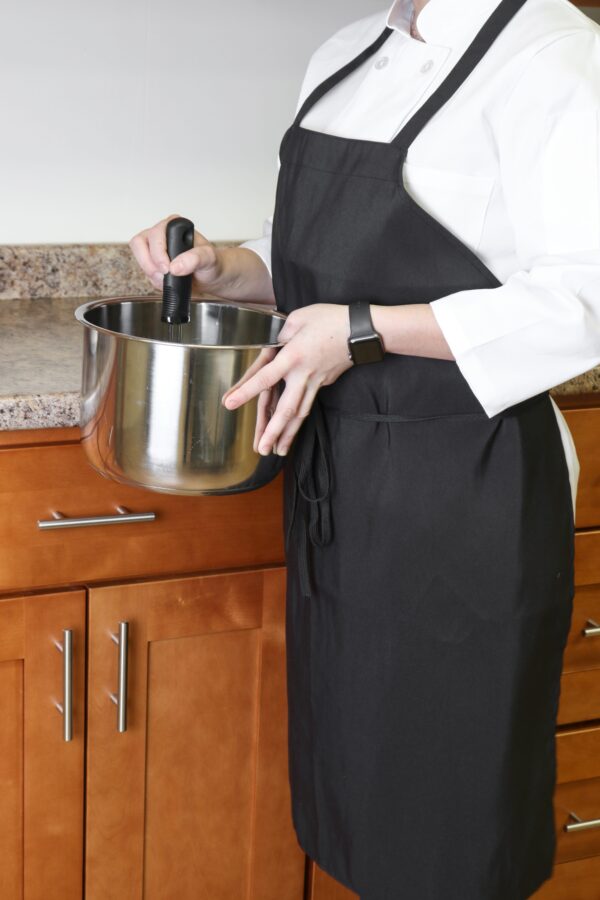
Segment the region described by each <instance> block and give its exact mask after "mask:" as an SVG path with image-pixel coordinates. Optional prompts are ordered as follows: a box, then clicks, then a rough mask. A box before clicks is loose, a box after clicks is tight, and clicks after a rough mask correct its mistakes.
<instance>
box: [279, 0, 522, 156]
mask: <svg viewBox="0 0 600 900" xmlns="http://www.w3.org/2000/svg"><path fill="white" fill-rule="evenodd" d="M526 2H527V0H501V2H500V3H499V5H498V6H497V7H496V9H495V10H494V12H493V13H492V14H491V16H490V17H489V18H488V19H487V21H486V22H485V23H484V25H483V26H482V28H481V29H480V30H479V31H478V32H477V34H476V35H475V37H474V39H473V41H472V42H471V43H470V44H469V46H468V47H467V49H466V50H465V52H464V53H463V55H462V56H461V57H460V59H459V60H458V62H457V63H456V64H455V66H454V68H453V69H452V70H451V71H450V73H449V74H448V75H447V76H446V78H445V79H444V80H443V81H442V83H441V84H440V85H439V87H437V88H436V90H435V91H434V92H433V94H432V95H431V96H430V97H429V98H428V99H427V100H426V101H425V103H423V105H422V106H420V107H419V109H417V111H416V112H415V113H414V115H412V116H411V118H410V119H409V120H408V122H406V124H405V125H404V126H403V127H402V128H401V129H400V131H399V133H398V134H397V135H396V137H395V138H394V139H393V141H392V142H391V144H392V145H395V146H397V147H401V148H402V149H403V151H404V153H405V154H406V152H407V151H408V148H409V147H410V145H411V144H412V142H413V141H414V140H415V138H416V137H418V135H419V134H420V133H421V131H422V130H423V128H424V127H425V125H427V123H428V122H429V120H430V119H432V118H433V116H434V115H435V114H436V113H437V112H438V111H439V110H440V109H441V108H442V107H443V106H444V105H445V104H446V103H447V102H448V100H450V98H451V97H452V96H453V94H455V93H456V91H457V90H458V89H459V87H460V86H461V85H462V84H463V82H465V81H466V80H467V78H468V77H469V75H470V74H471V72H472V71H473V70H474V69H475V68H476V66H477V65H478V64H479V63H480V62H481V60H482V59H483V57H484V56H485V54H486V53H487V52H488V50H489V49H490V47H491V46H492V44H493V43H494V41H495V40H496V38H497V37H498V36H499V35H500V34H501V32H502V31H503V30H504V28H505V27H506V26H507V25H508V23H509V22H510V20H511V19H512V18H513V16H514V15H515V14H516V13H517V12H518V11H519V10H520V9H521V7H522V6H524V5H525V3H526ZM392 31H393V28H390V27H389V26H386V27H385V28H384V30H383V31H382V32H381V34H380V35H379V37H378V38H377V39H376V40H375V41H373V43H372V44H370V45H369V46H368V47H367V48H366V49H365V50H363V51H362V53H359V55H358V56H357V57H356V58H355V59H353V60H351V61H350V62H349V63H346V65H345V66H343V67H342V68H341V69H339V70H338V71H337V72H334V73H333V75H330V76H329V78H327V79H326V80H325V81H324V82H323V83H322V84H320V85H318V86H317V87H316V88H315V89H314V91H313V92H312V93H311V94H309V96H308V97H307V98H306V100H305V101H304V103H303V104H302V106H301V107H300V109H299V111H298V114H297V115H296V118H295V120H294V125H296V126H299V125H300V122H301V121H302V119H303V118H304V116H305V115H306V114H307V113H308V112H309V111H310V110H311V109H312V107H313V106H314V105H315V103H317V102H318V101H319V100H320V99H321V97H323V96H325V94H326V93H327V92H328V91H330V90H331V89H332V88H334V87H335V86H336V85H337V84H339V83H340V81H343V79H344V78H346V76H347V75H350V74H351V73H352V72H354V71H355V69H358V67H359V66H361V65H362V64H363V63H364V62H366V61H367V59H369V57H371V56H373V55H374V54H375V53H377V51H378V50H379V49H380V48H381V47H382V46H383V44H384V43H385V42H386V41H387V39H388V37H389V36H390V34H391V33H392Z"/></svg>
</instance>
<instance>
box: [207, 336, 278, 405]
mask: <svg viewBox="0 0 600 900" xmlns="http://www.w3.org/2000/svg"><path fill="white" fill-rule="evenodd" d="M278 349H279V348H278V347H263V349H262V350H261V351H260V353H259V354H258V356H257V357H256V359H255V360H254V362H253V363H252V365H251V366H248V368H247V369H246V371H245V372H244V374H243V375H242V377H241V378H240V379H239V380H238V381H236V383H235V384H232V385H231V387H230V388H228V389H227V390H226V391H225V393H224V394H223V396H222V397H221V402H223V401H224V400H225V399H226V398H227V397H228V396H229V395H230V394H231V393H232V392H233V391H236V390H237V389H238V387H240V386H241V385H242V384H245V383H246V382H247V381H248V380H249V379H250V378H252V376H253V375H254V374H255V373H256V372H258V371H259V370H260V369H262V367H263V366H265V365H267V363H270V362H271V360H273V359H274V358H275V356H276V355H277V351H278Z"/></svg>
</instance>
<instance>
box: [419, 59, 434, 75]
mask: <svg viewBox="0 0 600 900" xmlns="http://www.w3.org/2000/svg"><path fill="white" fill-rule="evenodd" d="M434 65H435V63H434V62H433V60H432V59H428V60H427V62H425V63H423V65H422V66H421V72H423V74H425V72H429V71H431V69H433V67H434Z"/></svg>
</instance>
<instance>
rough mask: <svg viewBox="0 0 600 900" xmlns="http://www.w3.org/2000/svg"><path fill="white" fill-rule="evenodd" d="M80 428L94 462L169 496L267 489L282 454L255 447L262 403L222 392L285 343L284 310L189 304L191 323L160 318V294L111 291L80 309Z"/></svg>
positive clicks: (129, 481)
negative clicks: (231, 400)
mask: <svg viewBox="0 0 600 900" xmlns="http://www.w3.org/2000/svg"><path fill="white" fill-rule="evenodd" d="M75 316H76V317H77V319H78V320H79V322H81V324H82V325H84V326H85V328H84V352H83V376H82V388H81V429H82V440H83V446H84V448H85V450H86V453H87V456H88V459H89V461H90V463H91V464H92V466H93V467H94V468H95V469H97V471H98V472H100V473H101V474H102V475H105V476H107V477H109V478H113V479H115V480H117V481H120V482H124V483H125V484H130V485H136V486H139V487H145V488H149V489H151V490H154V491H161V492H164V493H170V494H218V493H238V492H241V491H247V490H253V489H255V488H259V487H262V486H263V485H264V484H267V482H269V481H271V480H272V479H273V478H274V477H275V476H276V475H277V473H278V472H279V471H280V469H281V468H282V465H283V462H284V460H285V458H284V457H278V456H277V455H275V454H270V455H269V456H261V455H260V454H258V453H255V452H254V450H253V449H252V443H253V439H254V429H255V425H256V412H257V402H258V401H257V399H256V398H255V399H254V400H251V401H249V402H248V403H245V404H243V405H242V406H241V407H239V408H238V409H235V410H228V409H226V408H225V407H224V406H223V404H222V403H221V397H222V395H223V394H224V393H225V391H226V390H227V389H228V388H230V387H231V386H232V385H233V384H235V382H237V381H238V380H239V379H240V378H241V376H242V375H243V374H244V372H245V371H246V370H247V369H248V368H249V367H250V366H251V365H252V363H253V362H254V360H255V359H256V358H257V356H258V355H259V353H260V351H261V349H262V348H263V347H274V346H275V347H277V346H281V344H280V343H279V342H278V335H279V332H280V330H281V328H282V327H283V324H284V322H285V315H283V314H282V313H278V312H275V311H271V310H267V309H264V310H263V309H260V308H259V307H256V306H250V305H246V304H243V303H233V302H230V301H220V300H200V301H192V303H191V307H190V321H189V323H187V324H184V325H177V326H172V325H171V326H169V325H167V324H165V323H164V322H162V321H161V300H160V299H154V298H148V297H115V298H111V299H108V300H101V301H94V302H91V303H86V304H84V305H83V306H80V307H79V308H78V309H77V310H76V311H75Z"/></svg>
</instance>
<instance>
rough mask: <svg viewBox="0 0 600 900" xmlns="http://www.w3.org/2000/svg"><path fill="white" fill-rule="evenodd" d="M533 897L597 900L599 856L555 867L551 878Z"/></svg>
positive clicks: (599, 870) (547, 899)
mask: <svg viewBox="0 0 600 900" xmlns="http://www.w3.org/2000/svg"><path fill="white" fill-rule="evenodd" d="M533 897H534V898H535V900H598V898H600V856H593V857H589V858H587V859H578V860H576V861H575V862H568V863H561V864H559V865H555V866H554V872H553V874H552V878H551V879H550V880H549V881H547V882H546V883H545V884H543V885H542V887H541V888H540V889H539V891H536V892H535V894H534V895H533Z"/></svg>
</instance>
